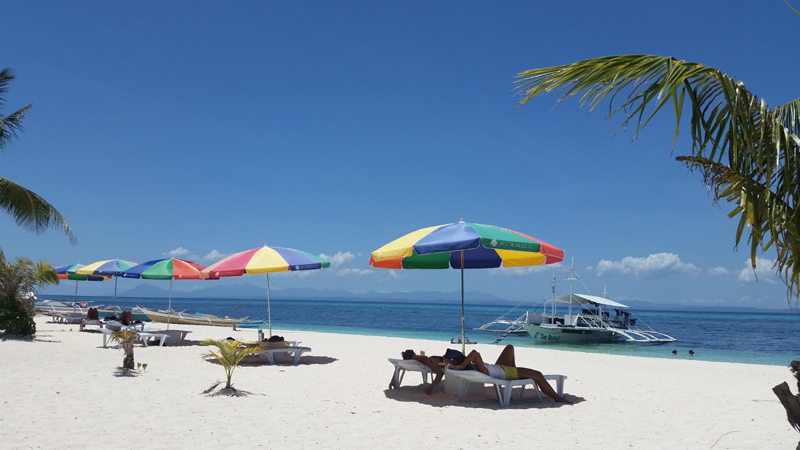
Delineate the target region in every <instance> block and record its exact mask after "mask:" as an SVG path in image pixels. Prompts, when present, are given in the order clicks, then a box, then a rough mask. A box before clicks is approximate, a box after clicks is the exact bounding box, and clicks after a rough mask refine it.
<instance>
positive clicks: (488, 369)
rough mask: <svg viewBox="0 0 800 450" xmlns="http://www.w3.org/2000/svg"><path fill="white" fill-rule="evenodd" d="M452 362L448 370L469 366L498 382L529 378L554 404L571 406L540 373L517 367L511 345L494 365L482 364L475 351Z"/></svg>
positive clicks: (479, 356) (481, 359) (463, 368)
mask: <svg viewBox="0 0 800 450" xmlns="http://www.w3.org/2000/svg"><path fill="white" fill-rule="evenodd" d="M453 362H454V363H455V365H451V366H450V367H449V368H450V369H454V370H465V369H469V368H470V367H471V366H474V369H475V370H477V371H479V372H481V373H483V374H486V375H489V376H490V377H492V378H497V379H498V380H521V379H526V378H530V379H531V380H533V381H535V382H536V384H538V385H539V387H540V388H542V392H544V393H545V394H546V395H547V396H548V397H550V398H552V399H553V400H555V401H556V403H566V404H568V405H571V404H572V402H571V401H569V400H567V399H565V398H564V397H562V396H560V395H558V393H556V391H555V390H554V389H553V387H552V386H550V383H548V382H547V380H545V379H544V375H542V372H539V371H538V370H533V369H528V368H527V367H517V363H516V360H515V358H514V346H513V345H510V344H509V345H506V347H505V348H504V349H503V351H502V352H500V356H498V357H497V361H496V362H495V363H494V364H489V363H485V362H483V358H482V357H481V354H480V353H478V351H477V350H473V351H471V352H469V355H467V356H466V357H463V356H462V357H456V358H453Z"/></svg>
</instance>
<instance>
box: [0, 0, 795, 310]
mask: <svg viewBox="0 0 800 450" xmlns="http://www.w3.org/2000/svg"><path fill="white" fill-rule="evenodd" d="M611 5H613V7H611ZM796 7H797V5H796ZM798 30H800V18H798V17H797V16H796V15H795V14H794V13H793V12H792V11H791V10H790V9H789V8H788V7H787V6H786V5H785V4H784V3H783V2H782V1H779V0H776V1H771V0H770V1H764V2H751V1H721V0H720V1H706V2H694V1H674V2H641V1H616V2H613V3H609V2H582V1H564V2H532V1H525V2H515V1H510V2H502V3H493V2H469V1H468V2H461V1H459V2H423V1H408V2H372V1H358V2H353V1H337V2H276V1H247V2H235V3H225V2H209V1H192V2H188V1H174V2H150V1H141V2H127V3H120V2H102V1H95V2H86V1H74V2H52V1H51V2H42V1H30V2H7V3H5V4H4V5H3V13H2V15H0V38H1V39H0V42H2V45H0V65H2V67H12V68H13V69H14V70H15V72H16V74H17V79H16V80H15V81H13V82H12V83H11V85H10V91H9V93H8V94H7V95H6V97H5V100H6V110H5V111H4V113H6V114H7V113H9V112H11V111H14V110H16V109H18V108H21V107H23V106H25V105H27V104H29V103H33V108H32V109H31V111H30V113H29V115H28V117H27V118H26V120H25V131H24V133H23V134H21V135H20V138H19V139H18V140H17V141H16V142H14V143H13V144H12V145H11V146H10V147H8V148H7V149H6V151H5V152H3V154H2V155H0V174H2V176H3V177H5V178H8V179H11V180H13V181H15V182H17V183H20V184H22V185H23V186H25V187H27V188H29V189H31V190H33V191H34V192H36V193H37V194H39V195H41V196H43V197H44V198H45V199H47V200H48V201H49V202H51V203H52V204H53V205H55V206H56V208H57V209H58V210H59V211H60V212H61V213H62V214H63V215H64V217H65V218H66V219H67V221H68V222H69V224H70V225H71V226H72V228H73V229H74V231H75V233H76V234H77V237H78V241H79V242H78V244H77V245H75V246H73V245H71V244H70V243H69V241H68V239H67V238H66V237H65V236H64V235H63V234H60V233H59V232H57V231H54V230H51V231H48V232H47V233H46V234H44V235H41V236H36V235H32V234H30V233H26V232H24V231H22V230H21V229H19V228H17V227H15V225H14V224H13V221H12V220H11V218H10V217H9V216H7V215H3V216H0V246H2V248H3V250H4V251H5V253H6V255H7V256H9V257H15V256H27V257H29V258H31V259H34V260H46V261H48V262H50V263H51V264H53V265H54V266H57V265H62V264H72V263H83V264H89V263H92V262H95V261H99V260H103V259H111V258H121V259H127V260H130V261H135V262H144V261H147V260H151V259H157V258H161V257H166V256H169V255H174V256H177V257H183V258H186V259H192V260H195V261H198V262H200V263H203V264H210V263H213V262H215V261H216V260H218V259H220V258H221V257H222V256H224V255H227V254H231V253H235V252H239V251H243V250H247V249H250V248H254V247H258V246H261V245H263V244H265V243H266V244H268V245H272V246H279V247H291V248H297V249H301V250H305V251H308V252H310V253H314V254H317V255H325V256H327V257H329V258H330V259H331V260H332V262H333V264H332V267H331V268H330V269H325V270H322V271H315V272H314V273H307V274H303V275H302V276H298V275H294V274H278V275H275V276H273V277H271V279H270V280H271V285H272V287H273V289H276V290H277V289H284V288H291V287H301V286H303V287H312V288H318V289H322V288H330V289H344V290H351V291H356V292H364V291H369V290H376V291H382V292H402V291H410V290H440V291H456V290H458V289H459V286H460V285H459V278H458V277H459V275H458V271H454V270H448V271H389V270H384V269H373V268H371V267H369V266H368V258H369V253H370V252H372V251H373V250H375V249H377V248H379V247H380V246H382V245H383V244H385V243H387V242H389V241H391V240H393V239H395V238H397V237H399V236H401V235H404V234H406V233H409V232H411V231H414V230H416V229H419V228H423V227H427V226H432V225H438V224H445V223H451V222H455V221H458V220H459V219H460V218H464V219H465V220H466V221H468V222H478V223H485V224H493V225H499V226H503V227H507V228H511V229H515V230H518V231H520V232H523V233H526V234H529V235H532V236H534V237H537V238H539V239H542V240H544V241H547V242H549V243H551V244H553V245H556V246H558V247H560V248H563V249H564V250H565V254H566V258H567V261H569V260H571V259H572V258H574V260H575V266H576V269H577V270H578V271H579V273H580V274H581V276H582V278H583V282H584V284H585V285H586V287H587V288H588V290H589V291H590V292H591V293H593V294H600V293H602V291H603V288H604V287H607V289H608V293H609V295H610V296H611V297H612V298H615V299H618V300H625V299H637V300H644V301H651V302H656V303H686V304H702V305H720V304H724V305H733V306H756V307H763V308H775V307H783V306H785V305H786V290H785V288H784V286H783V285H782V284H781V282H780V281H779V280H778V279H777V278H776V277H775V276H774V274H772V273H771V271H770V266H771V260H772V259H774V253H772V252H767V253H764V254H763V255H760V257H761V258H763V264H761V265H760V267H759V276H758V280H759V281H758V282H755V279H754V277H753V275H752V271H751V270H749V269H748V257H749V250H748V247H747V244H746V242H743V243H742V245H741V246H740V250H739V251H738V252H737V251H734V234H735V230H736V225H737V221H735V220H731V219H728V218H727V213H728V212H729V211H730V209H731V207H730V206H729V205H727V204H725V203H723V204H721V205H719V206H715V205H712V202H711V200H712V198H711V197H710V196H709V193H708V191H707V189H706V188H705V187H704V186H703V185H702V180H701V179H700V176H699V175H698V174H689V173H687V170H686V169H685V167H683V166H682V165H681V164H679V163H677V162H676V161H675V160H674V158H673V156H677V155H678V154H682V153H683V152H685V151H686V150H687V149H688V148H689V146H690V145H691V144H690V142H689V140H688V139H687V138H688V133H687V130H688V129H687V130H684V132H683V133H682V134H681V136H680V138H679V139H678V143H677V145H676V148H675V155H672V146H671V145H672V139H671V137H672V131H673V126H674V119H673V117H672V115H671V112H666V114H662V115H661V117H660V118H659V119H657V120H655V121H654V122H653V124H652V125H650V126H649V127H648V128H647V129H646V130H645V132H644V133H643V135H642V136H641V137H640V139H639V140H638V141H636V142H633V141H632V138H633V134H632V133H630V132H624V131H623V132H620V133H616V131H617V128H618V127H619V124H620V118H613V119H612V120H611V121H609V120H607V119H606V116H605V114H604V112H605V111H606V109H605V105H604V106H603V107H600V108H598V109H597V110H596V111H594V112H593V113H591V114H588V111H586V110H576V106H577V104H576V102H575V101H566V102H564V103H562V104H560V105H558V106H557V107H556V106H555V101H556V98H557V97H556V95H549V96H546V97H543V98H537V99H535V100H534V101H532V102H530V103H529V104H528V105H526V106H524V107H519V106H518V104H517V102H518V101H519V96H518V95H516V93H515V91H514V83H513V82H514V75H515V74H517V73H519V72H521V71H524V70H527V69H533V68H538V67H546V66H551V65H558V64H565V63H570V62H574V61H578V60H582V59H587V58H591V57H597V56H604V55H612V54H631V53H648V54H656V55H671V56H674V57H676V58H678V59H685V60H690V61H697V62H701V63H703V64H707V65H710V66H714V67H718V68H720V69H722V70H723V71H724V72H725V73H727V74H729V75H730V76H732V77H733V78H735V79H737V80H741V81H743V82H745V84H746V86H747V87H748V88H749V89H750V90H751V91H753V92H755V93H756V94H758V95H759V96H760V97H761V98H764V99H765V100H766V101H767V102H768V103H769V104H770V105H771V106H775V105H779V104H784V103H787V102H789V101H791V100H793V99H794V98H796V97H797V92H796V81H797V75H796V74H797V73H798V71H800V67H798V66H800V63H799V62H798V61H797V58H793V57H791V54H790V50H791V48H792V47H791V39H790V38H787V36H794V35H795V34H796V33H797V31H798ZM787 42H789V43H790V44H789V45H788V47H787ZM787 51H789V52H787ZM567 266H568V264H560V265H558V266H556V267H552V266H548V267H540V268H532V269H525V270H511V269H508V270H503V269H501V270H473V271H469V272H468V273H467V276H466V288H467V289H468V290H478V291H483V292H489V293H492V294H494V295H496V296H499V297H502V298H507V299H509V300H511V301H522V300H526V299H529V300H538V299H540V298H543V297H546V296H547V295H548V290H547V286H548V283H549V279H550V278H551V277H552V274H553V271H554V270H555V271H556V275H557V276H558V277H559V278H561V277H563V276H564V271H565V270H566V269H567ZM142 282H144V281H137V280H120V290H121V291H123V290H124V289H129V288H131V287H133V286H135V285H136V283H142ZM222 282H223V283H252V284H263V279H262V278H261V277H255V276H244V277H241V278H234V279H230V280H224V281H222ZM197 287H199V283H193V282H179V283H175V285H174V289H175V290H176V291H177V290H184V291H185V290H191V289H195V288H197ZM72 292H74V286H73V285H72V284H71V283H65V284H62V285H61V286H58V287H53V288H48V289H47V290H45V291H44V294H48V293H50V294H70V293H72ZM80 292H81V293H83V294H87V295H111V294H112V293H113V287H112V286H111V284H110V283H86V284H85V285H82V286H81V288H80ZM467 300H469V299H467Z"/></svg>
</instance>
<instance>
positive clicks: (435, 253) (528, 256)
mask: <svg viewBox="0 0 800 450" xmlns="http://www.w3.org/2000/svg"><path fill="white" fill-rule="evenodd" d="M563 259H564V251H563V250H561V249H560V248H557V247H555V246H553V245H550V244H548V243H546V242H544V241H540V240H539V239H536V238H534V237H531V236H528V235H527V234H522V233H520V232H518V231H514V230H509V229H507V228H501V227H498V226H494V225H482V224H477V223H465V222H464V220H463V219H462V220H461V221H459V222H458V223H451V224H447V225H438V226H435V227H428V228H423V229H421V230H417V231H414V232H412V233H409V234H407V235H405V236H403V237H400V238H398V239H395V240H394V241H392V242H389V243H388V244H386V245H384V246H383V247H381V248H379V249H377V250H375V251H374V252H372V254H371V255H370V258H369V264H370V265H371V266H373V267H380V268H384V269H447V268H453V269H460V270H461V342H462V343H466V336H465V330H464V269H489V268H497V267H527V266H539V265H542V264H553V263H556V262H559V261H562V260H563ZM463 350H465V347H464V346H463V345H462V351H463Z"/></svg>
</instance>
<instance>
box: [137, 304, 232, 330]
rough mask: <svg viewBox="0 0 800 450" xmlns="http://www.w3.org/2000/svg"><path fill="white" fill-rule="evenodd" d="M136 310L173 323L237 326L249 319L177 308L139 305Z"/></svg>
mask: <svg viewBox="0 0 800 450" xmlns="http://www.w3.org/2000/svg"><path fill="white" fill-rule="evenodd" d="M133 311H134V312H140V313H142V314H144V315H146V316H147V318H148V319H150V320H152V321H153V322H161V323H173V324H184V325H211V326H215V327H232V328H236V327H237V326H238V325H239V323H240V322H242V321H243V320H245V319H247V317H228V316H225V317H219V316H215V315H213V314H202V313H194V314H187V313H186V312H185V311H175V310H159V311H155V310H152V309H147V308H143V307H141V306H137V307H135V308H133Z"/></svg>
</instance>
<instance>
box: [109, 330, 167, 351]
mask: <svg viewBox="0 0 800 450" xmlns="http://www.w3.org/2000/svg"><path fill="white" fill-rule="evenodd" d="M131 331H133V330H131ZM100 332H102V333H103V348H106V347H107V346H108V342H109V341H110V340H111V334H112V333H114V332H113V331H112V330H109V329H108V328H100ZM135 333H136V334H137V335H138V340H140V341H142V345H144V346H145V347H147V340H148V339H151V338H155V339H159V340H160V342H159V344H158V345H159V347H163V346H164V342H165V341H166V340H167V338H168V337H169V335H167V334H160V333H143V332H135ZM117 347H119V345H117Z"/></svg>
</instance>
